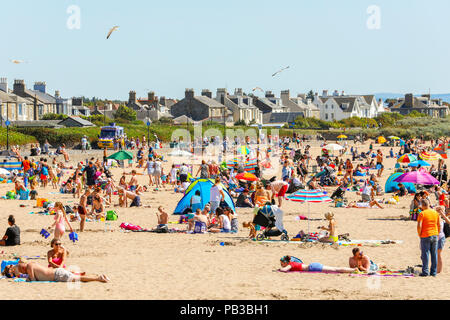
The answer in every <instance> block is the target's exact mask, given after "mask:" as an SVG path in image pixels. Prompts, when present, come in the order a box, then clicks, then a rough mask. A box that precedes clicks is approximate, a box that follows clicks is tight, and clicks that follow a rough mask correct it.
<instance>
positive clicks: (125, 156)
mask: <svg viewBox="0 0 450 320" xmlns="http://www.w3.org/2000/svg"><path fill="white" fill-rule="evenodd" d="M108 159H112V160H117V161H121V160H133V154H132V153H131V152H129V151H119V152H116V153H114V154H112V155H110V156H109V157H108Z"/></svg>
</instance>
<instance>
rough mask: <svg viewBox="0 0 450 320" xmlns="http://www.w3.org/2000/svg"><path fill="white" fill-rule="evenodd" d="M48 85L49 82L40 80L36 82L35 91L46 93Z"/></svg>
mask: <svg viewBox="0 0 450 320" xmlns="http://www.w3.org/2000/svg"><path fill="white" fill-rule="evenodd" d="M46 86H47V84H46V83H45V82H43V81H38V82H35V83H34V90H35V91H39V92H42V93H45V87H46Z"/></svg>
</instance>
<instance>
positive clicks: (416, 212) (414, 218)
mask: <svg viewBox="0 0 450 320" xmlns="http://www.w3.org/2000/svg"><path fill="white" fill-rule="evenodd" d="M420 212H421V210H420V209H419V208H416V209H414V210H411V211H410V212H409V214H410V216H411V221H417V218H418V217H419V213H420Z"/></svg>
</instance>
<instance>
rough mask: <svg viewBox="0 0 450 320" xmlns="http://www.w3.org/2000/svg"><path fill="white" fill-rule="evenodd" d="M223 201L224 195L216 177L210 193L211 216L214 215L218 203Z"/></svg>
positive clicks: (218, 205)
mask: <svg viewBox="0 0 450 320" xmlns="http://www.w3.org/2000/svg"><path fill="white" fill-rule="evenodd" d="M224 199H225V193H224V192H223V190H222V187H221V185H220V178H219V177H217V178H216V180H215V183H214V185H213V186H212V188H211V192H210V203H211V215H214V214H215V212H216V209H217V208H219V207H220V203H221V202H222V201H223V200H224Z"/></svg>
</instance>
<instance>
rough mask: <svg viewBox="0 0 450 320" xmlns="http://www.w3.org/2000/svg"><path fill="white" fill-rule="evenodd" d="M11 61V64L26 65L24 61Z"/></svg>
mask: <svg viewBox="0 0 450 320" xmlns="http://www.w3.org/2000/svg"><path fill="white" fill-rule="evenodd" d="M9 61H11V62H12V63H14V64H21V63H25V61H22V60H9Z"/></svg>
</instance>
